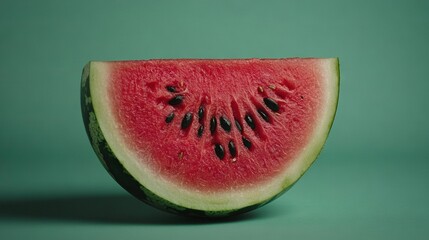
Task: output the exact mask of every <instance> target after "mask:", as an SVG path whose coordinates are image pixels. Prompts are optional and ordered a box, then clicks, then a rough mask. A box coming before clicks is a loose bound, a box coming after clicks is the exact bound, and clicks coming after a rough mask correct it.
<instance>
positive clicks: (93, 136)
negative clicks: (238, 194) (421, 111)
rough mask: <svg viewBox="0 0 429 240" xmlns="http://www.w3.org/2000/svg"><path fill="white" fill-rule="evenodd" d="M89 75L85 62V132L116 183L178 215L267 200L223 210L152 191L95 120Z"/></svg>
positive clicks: (210, 213)
mask: <svg viewBox="0 0 429 240" xmlns="http://www.w3.org/2000/svg"><path fill="white" fill-rule="evenodd" d="M89 78H90V73H89V64H88V65H87V66H85V68H84V70H83V74H82V84H81V109H82V117H83V122H84V125H85V130H86V133H87V135H88V137H89V139H90V142H91V145H92V148H93V149H94V152H95V154H96V155H97V157H98V159H99V160H100V162H101V163H102V165H103V166H104V167H105V169H106V170H107V171H108V172H109V174H110V175H111V176H112V177H113V178H114V179H115V180H116V181H117V182H118V183H119V185H121V186H122V187H123V188H124V189H125V190H127V191H128V192H129V193H131V194H132V195H133V196H135V197H136V198H138V199H140V200H141V201H143V202H145V203H147V204H149V205H151V206H153V207H156V208H158V209H160V210H164V211H167V212H171V213H175V214H179V215H186V216H195V217H226V216H233V215H237V214H240V213H244V212H247V211H250V210H253V209H255V208H258V207H260V206H261V205H264V204H266V203H267V202H264V203H260V204H255V205H252V206H247V207H245V208H242V209H231V210H226V211H202V210H197V209H190V208H185V207H182V206H179V205H176V204H174V203H171V202H170V201H168V200H165V199H163V198H161V197H159V196H157V195H156V194H154V193H153V192H152V191H150V190H149V189H147V188H145V187H144V186H143V185H141V184H140V183H139V182H138V181H137V180H136V179H135V178H134V177H133V176H132V175H131V174H130V173H129V172H128V171H127V170H126V169H125V168H124V166H123V165H122V163H121V162H120V161H119V160H118V158H117V157H116V156H115V153H114V152H113V151H112V150H111V148H110V146H109V144H108V142H107V141H106V139H105V138H104V135H103V132H102V131H101V129H100V126H99V124H98V121H97V116H96V114H95V111H94V106H93V104H92V99H91V94H90V92H91V90H90V84H89V81H90V79H89Z"/></svg>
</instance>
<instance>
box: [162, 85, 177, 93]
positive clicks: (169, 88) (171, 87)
mask: <svg viewBox="0 0 429 240" xmlns="http://www.w3.org/2000/svg"><path fill="white" fill-rule="evenodd" d="M165 88H166V89H167V91H169V92H172V93H175V92H176V88H175V87H174V86H167V87H165Z"/></svg>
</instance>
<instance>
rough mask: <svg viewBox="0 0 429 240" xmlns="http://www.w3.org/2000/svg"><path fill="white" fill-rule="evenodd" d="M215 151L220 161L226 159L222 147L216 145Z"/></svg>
mask: <svg viewBox="0 0 429 240" xmlns="http://www.w3.org/2000/svg"><path fill="white" fill-rule="evenodd" d="M214 150H215V153H216V156H217V157H218V158H219V159H220V160H222V159H223V158H224V157H225V150H223V147H222V145H220V144H216V145H215V147H214Z"/></svg>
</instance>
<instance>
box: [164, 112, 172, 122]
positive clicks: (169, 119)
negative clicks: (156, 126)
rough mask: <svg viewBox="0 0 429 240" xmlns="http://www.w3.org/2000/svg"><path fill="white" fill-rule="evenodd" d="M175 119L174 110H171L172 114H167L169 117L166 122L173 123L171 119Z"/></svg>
mask: <svg viewBox="0 0 429 240" xmlns="http://www.w3.org/2000/svg"><path fill="white" fill-rule="evenodd" d="M173 119H174V112H171V113H170V114H168V115H167V117H166V118H165V122H166V123H171V121H173Z"/></svg>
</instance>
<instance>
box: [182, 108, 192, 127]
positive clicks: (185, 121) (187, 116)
mask: <svg viewBox="0 0 429 240" xmlns="http://www.w3.org/2000/svg"><path fill="white" fill-rule="evenodd" d="M192 116H193V115H192V113H191V112H187V113H186V114H185V116H184V117H183V119H182V124H181V128H182V129H186V128H188V127H189V126H190V125H191V122H192Z"/></svg>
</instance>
